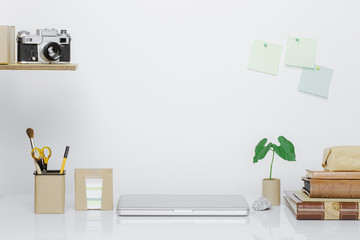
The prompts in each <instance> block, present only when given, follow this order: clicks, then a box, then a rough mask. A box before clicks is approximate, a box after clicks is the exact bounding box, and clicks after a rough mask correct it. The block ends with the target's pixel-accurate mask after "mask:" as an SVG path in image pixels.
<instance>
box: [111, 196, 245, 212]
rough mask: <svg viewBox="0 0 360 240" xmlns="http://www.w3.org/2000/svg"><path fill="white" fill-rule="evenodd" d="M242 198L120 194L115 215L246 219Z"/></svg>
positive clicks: (243, 199)
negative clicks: (241, 217)
mask: <svg viewBox="0 0 360 240" xmlns="http://www.w3.org/2000/svg"><path fill="white" fill-rule="evenodd" d="M249 211H250V210H249V205H248V204H247V202H246V200H245V198H244V197H243V196H242V195H123V196H121V197H120V199H119V202H118V205H117V214H118V215H119V216H247V215H248V214H249Z"/></svg>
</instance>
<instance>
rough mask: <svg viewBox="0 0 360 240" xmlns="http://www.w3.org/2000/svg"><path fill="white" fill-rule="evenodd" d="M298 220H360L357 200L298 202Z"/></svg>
mask: <svg viewBox="0 0 360 240" xmlns="http://www.w3.org/2000/svg"><path fill="white" fill-rule="evenodd" d="M296 219H298V220H360V219H359V203H357V202H302V203H298V204H297V214H296Z"/></svg>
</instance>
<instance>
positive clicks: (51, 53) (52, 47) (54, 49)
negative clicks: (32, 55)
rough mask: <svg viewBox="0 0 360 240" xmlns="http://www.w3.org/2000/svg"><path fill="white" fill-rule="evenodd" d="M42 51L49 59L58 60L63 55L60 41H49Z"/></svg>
mask: <svg viewBox="0 0 360 240" xmlns="http://www.w3.org/2000/svg"><path fill="white" fill-rule="evenodd" d="M42 53H43V56H44V57H45V58H46V59H47V60H49V61H56V60H59V58H60V56H61V47H60V45H59V44H58V43H55V42H49V43H46V44H45V45H44V46H43V48H42Z"/></svg>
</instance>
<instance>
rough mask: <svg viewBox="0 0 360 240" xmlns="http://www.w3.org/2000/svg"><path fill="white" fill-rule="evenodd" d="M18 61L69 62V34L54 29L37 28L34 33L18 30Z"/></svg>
mask: <svg viewBox="0 0 360 240" xmlns="http://www.w3.org/2000/svg"><path fill="white" fill-rule="evenodd" d="M16 40H17V43H18V62H19V63H69V62H70V41H71V38H70V35H69V34H68V33H67V31H66V30H61V31H60V34H59V32H58V31H57V30H56V29H38V30H36V34H35V35H31V34H30V32H27V31H24V30H23V31H20V32H19V33H18V35H17V39H16Z"/></svg>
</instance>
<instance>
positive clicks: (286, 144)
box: [273, 136, 296, 161]
mask: <svg viewBox="0 0 360 240" xmlns="http://www.w3.org/2000/svg"><path fill="white" fill-rule="evenodd" d="M278 140H279V143H280V146H277V145H275V144H273V148H274V151H275V152H276V154H277V155H278V156H279V157H281V158H282V159H284V160H287V161H296V160H295V148H294V145H293V144H292V143H291V142H290V141H289V140H287V139H286V138H285V137H283V136H280V137H279V138H278Z"/></svg>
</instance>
